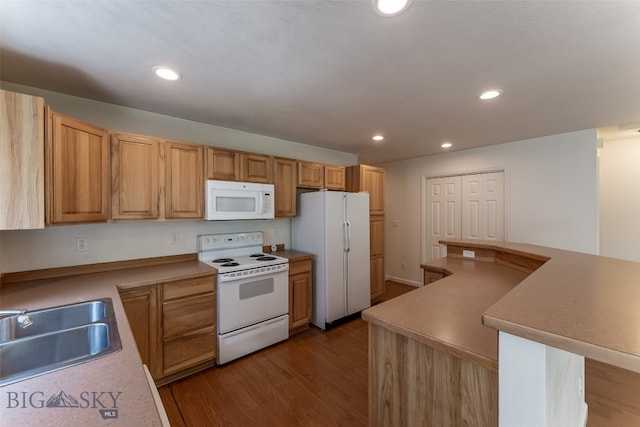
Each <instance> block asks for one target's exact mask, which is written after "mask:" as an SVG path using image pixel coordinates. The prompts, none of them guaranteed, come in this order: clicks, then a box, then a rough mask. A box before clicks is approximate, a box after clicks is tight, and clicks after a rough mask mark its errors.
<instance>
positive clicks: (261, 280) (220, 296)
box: [217, 271, 289, 334]
mask: <svg viewBox="0 0 640 427" xmlns="http://www.w3.org/2000/svg"><path fill="white" fill-rule="evenodd" d="M217 300H218V310H217V312H218V334H225V333H228V332H231V331H235V330H236V329H240V328H243V327H245V326H249V325H253V324H256V323H259V322H262V321H265V320H268V319H273V318H275V317H278V316H281V315H283V314H287V313H288V312H289V273H288V272H287V271H281V272H277V273H270V274H265V275H263V276H256V277H250V278H246V279H239V280H232V281H226V282H218V291H217Z"/></svg>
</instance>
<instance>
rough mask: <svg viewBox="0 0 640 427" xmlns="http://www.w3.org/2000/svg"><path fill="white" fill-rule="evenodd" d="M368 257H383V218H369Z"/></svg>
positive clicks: (375, 216)
mask: <svg viewBox="0 0 640 427" xmlns="http://www.w3.org/2000/svg"><path fill="white" fill-rule="evenodd" d="M369 245H370V246H369V256H371V257H375V256H382V255H384V216H383V215H371V216H370V217H369Z"/></svg>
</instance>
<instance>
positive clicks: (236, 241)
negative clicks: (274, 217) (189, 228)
mask: <svg viewBox="0 0 640 427" xmlns="http://www.w3.org/2000/svg"><path fill="white" fill-rule="evenodd" d="M262 242H263V240H262V231H252V232H250V233H229V234H205V235H201V236H198V245H199V251H200V252H205V251H215V250H220V249H233V248H244V247H249V246H262Z"/></svg>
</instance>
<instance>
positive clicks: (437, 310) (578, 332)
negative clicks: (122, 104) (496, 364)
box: [363, 240, 640, 372]
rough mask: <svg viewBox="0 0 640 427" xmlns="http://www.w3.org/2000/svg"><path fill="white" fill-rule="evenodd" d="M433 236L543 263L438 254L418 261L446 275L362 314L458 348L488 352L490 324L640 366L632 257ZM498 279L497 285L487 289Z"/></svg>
mask: <svg viewBox="0 0 640 427" xmlns="http://www.w3.org/2000/svg"><path fill="white" fill-rule="evenodd" d="M441 243H445V244H449V245H454V246H458V247H464V248H468V249H474V248H476V249H489V250H496V251H499V252H503V253H507V254H515V255H524V256H526V255H528V254H531V255H532V258H535V259H537V260H544V259H546V262H544V264H543V265H542V266H540V267H539V268H537V269H536V270H535V271H534V272H533V273H531V274H526V273H523V272H519V271H518V270H515V269H512V268H510V267H505V266H502V265H500V264H495V263H492V262H485V261H479V260H476V261H472V260H466V259H459V258H444V259H440V260H437V261H434V262H431V263H428V264H425V265H424V266H433V267H436V268H441V269H445V270H448V271H450V272H451V273H453V274H452V275H451V276H448V277H445V278H444V279H441V280H438V281H436V282H434V283H432V284H430V285H427V286H425V287H422V288H418V289H417V290H415V291H412V292H410V293H408V294H405V295H404V296H402V297H398V298H396V299H393V300H390V301H388V302H385V303H382V304H380V305H378V306H374V307H372V308H370V309H368V310H366V311H365V312H364V313H363V317H364V318H365V319H366V320H369V321H370V322H373V323H377V324H380V325H383V326H386V327H388V328H389V329H392V330H394V331H396V332H398V333H401V334H403V335H405V336H408V337H412V338H416V339H418V340H421V341H423V342H427V343H435V344H439V345H441V346H443V347H444V348H448V349H449V350H450V351H454V352H455V351H457V350H461V351H462V354H463V355H464V354H465V352H469V351H471V353H470V354H471V355H473V354H472V353H476V354H478V355H480V356H482V357H485V358H489V359H490V358H494V357H495V356H493V355H495V354H496V351H497V350H496V349H495V341H492V339H495V338H491V337H495V331H493V333H489V332H487V330H489V331H490V329H489V327H491V328H494V329H497V330H500V331H503V332H507V333H510V334H512V335H516V336H520V337H523V338H526V339H530V340H533V341H536V342H540V343H542V344H545V345H550V346H553V347H556V348H560V349H563V350H566V351H569V352H572V353H575V354H580V355H583V356H586V357H589V358H591V359H594V360H598V361H601V362H604V363H608V364H610V365H614V366H619V367H621V368H624V369H628V370H631V371H635V372H640V263H636V262H630V261H624V260H619V259H615V258H608V257H602V256H597V255H590V254H584V253H578V252H571V251H565V250H560V249H554V248H547V247H543V246H536V245H527V244H518V243H504V242H478V241H460V240H451V241H442V242H441ZM518 275H520V276H518ZM501 281H504V284H503V288H502V289H501V290H498V289H494V286H496V287H498V288H500V285H499V283H500V282H501ZM434 285H435V286H434ZM508 288H509V289H508ZM501 292H502V295H500V293H501ZM492 299H493V301H491V300H492ZM480 317H482V322H483V323H484V325H485V327H484V329H481V328H480ZM465 327H467V328H469V329H468V330H467V329H465ZM474 336H477V337H482V338H479V339H478V340H477V341H480V342H474V340H473V337H474ZM489 347H493V348H494V350H491V349H489ZM467 355H469V354H467Z"/></svg>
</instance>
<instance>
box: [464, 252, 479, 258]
mask: <svg viewBox="0 0 640 427" xmlns="http://www.w3.org/2000/svg"><path fill="white" fill-rule="evenodd" d="M462 256H463V257H465V258H475V257H476V251H467V250H463V251H462Z"/></svg>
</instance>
